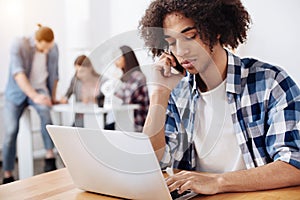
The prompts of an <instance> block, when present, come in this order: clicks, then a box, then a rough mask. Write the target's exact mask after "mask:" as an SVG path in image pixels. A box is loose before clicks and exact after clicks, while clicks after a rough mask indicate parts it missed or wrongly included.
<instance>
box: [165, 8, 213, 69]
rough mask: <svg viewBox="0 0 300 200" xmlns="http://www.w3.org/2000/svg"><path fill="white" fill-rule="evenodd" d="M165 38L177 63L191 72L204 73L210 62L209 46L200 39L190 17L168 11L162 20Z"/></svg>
mask: <svg viewBox="0 0 300 200" xmlns="http://www.w3.org/2000/svg"><path fill="white" fill-rule="evenodd" d="M163 28H164V35H165V40H166V41H167V43H168V44H169V49H170V50H171V51H172V52H173V54H174V55H175V56H176V58H177V59H178V61H179V63H180V64H181V65H182V66H183V67H184V68H185V69H186V70H187V71H188V72H189V73H191V74H197V73H204V72H205V71H206V70H207V67H208V66H209V65H210V64H211V62H212V59H211V55H210V54H211V53H210V49H209V46H207V45H205V44H204V43H203V41H202V40H201V39H200V36H199V33H198V31H197V29H196V28H195V23H194V21H193V20H192V19H190V18H186V17H185V16H184V15H182V14H181V13H177V12H175V13H170V14H168V15H166V17H165V19H164V21H163Z"/></svg>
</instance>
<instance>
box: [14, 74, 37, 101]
mask: <svg viewBox="0 0 300 200" xmlns="http://www.w3.org/2000/svg"><path fill="white" fill-rule="evenodd" d="M14 78H15V80H16V82H17V84H18V86H19V87H20V88H21V90H22V91H23V92H24V93H25V94H26V95H27V96H28V97H29V98H30V99H34V97H35V96H36V95H38V93H37V92H36V90H35V89H34V88H33V87H32V86H31V84H30V82H29V80H28V78H27V76H26V75H25V74H24V73H23V72H20V73H18V74H16V75H15V76H14Z"/></svg>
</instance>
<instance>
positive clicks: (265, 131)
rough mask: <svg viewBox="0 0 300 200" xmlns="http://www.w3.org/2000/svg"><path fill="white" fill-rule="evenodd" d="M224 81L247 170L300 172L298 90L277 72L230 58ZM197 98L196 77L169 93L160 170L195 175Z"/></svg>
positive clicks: (282, 72) (253, 63)
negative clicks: (283, 166)
mask: <svg viewBox="0 0 300 200" xmlns="http://www.w3.org/2000/svg"><path fill="white" fill-rule="evenodd" d="M226 80H227V82H226V94H227V101H228V103H229V106H230V111H231V118H232V122H233V126H234V131H235V135H236V138H237V141H238V144H239V147H240V149H241V152H242V156H243V159H244V162H245V164H246V167H247V169H249V168H253V167H257V166H262V165H265V164H267V163H270V162H273V161H276V160H281V161H284V162H287V163H289V164H291V165H293V166H295V167H297V168H298V169H300V134H299V130H300V123H299V122H300V90H299V88H298V86H297V85H296V84H295V82H294V81H293V80H292V79H291V78H290V77H289V76H288V75H287V73H286V72H285V71H284V70H282V69H281V68H279V67H275V66H272V65H270V64H267V63H263V62H260V61H257V60H255V59H249V58H245V59H240V58H239V57H237V56H234V55H233V54H231V53H230V52H228V69H227V79H226ZM200 95H201V94H200V93H199V92H198V90H197V88H196V87H195V81H194V75H190V76H186V77H184V78H183V79H182V81H181V82H180V83H179V84H178V86H177V87H176V88H175V89H174V90H173V91H172V93H171V96H170V99H169V102H168V108H167V118H166V124H165V137H166V142H167V145H166V148H165V153H164V156H163V158H162V160H161V161H160V164H161V167H162V168H165V167H167V166H173V167H174V168H179V169H186V170H195V169H196V156H197V155H196V150H195V147H194V141H193V136H194V119H195V114H197V113H195V107H196V106H195V105H196V102H197V101H198V99H199V97H200ZM224 151H226V147H224ZM220 156H222V155H220Z"/></svg>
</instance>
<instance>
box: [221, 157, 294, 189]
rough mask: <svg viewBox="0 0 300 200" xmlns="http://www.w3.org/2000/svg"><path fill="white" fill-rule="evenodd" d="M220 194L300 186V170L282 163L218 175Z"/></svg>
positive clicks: (277, 162)
mask: <svg viewBox="0 0 300 200" xmlns="http://www.w3.org/2000/svg"><path fill="white" fill-rule="evenodd" d="M219 183H220V190H221V191H220V192H240V191H257V190H267V189H275V188H282V187H287V186H294V185H300V170H299V169H297V168H296V167H294V166H292V165H290V164H288V163H285V162H283V161H276V162H273V163H270V164H267V165H264V166H261V167H257V168H253V169H249V170H241V171H236V172H228V173H224V174H221V175H220V178H219Z"/></svg>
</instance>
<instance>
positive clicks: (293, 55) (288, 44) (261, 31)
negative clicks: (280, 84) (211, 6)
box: [238, 0, 300, 85]
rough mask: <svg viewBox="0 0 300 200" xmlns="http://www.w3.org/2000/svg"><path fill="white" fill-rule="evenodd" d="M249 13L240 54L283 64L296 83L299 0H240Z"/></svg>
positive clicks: (299, 28)
mask: <svg viewBox="0 0 300 200" xmlns="http://www.w3.org/2000/svg"><path fill="white" fill-rule="evenodd" d="M242 1H243V3H244V5H245V7H246V8H247V10H248V12H249V13H250V15H251V17H252V22H253V24H252V28H251V29H250V32H249V37H248V41H247V43H246V44H245V45H242V46H240V48H239V51H238V53H239V54H240V55H241V56H250V57H254V58H258V59H261V60H263V61H266V62H269V63H271V64H275V65H278V66H281V67H282V68H284V69H285V70H286V71H287V72H288V73H289V75H291V76H292V78H293V79H294V80H295V81H296V82H297V83H298V85H300V73H299V67H300V66H299V62H298V54H299V52H298V48H299V46H300V39H299V36H300V26H299V20H300V12H299V8H300V1H299V0H286V1H282V0H263V1H261V0H242Z"/></svg>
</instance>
